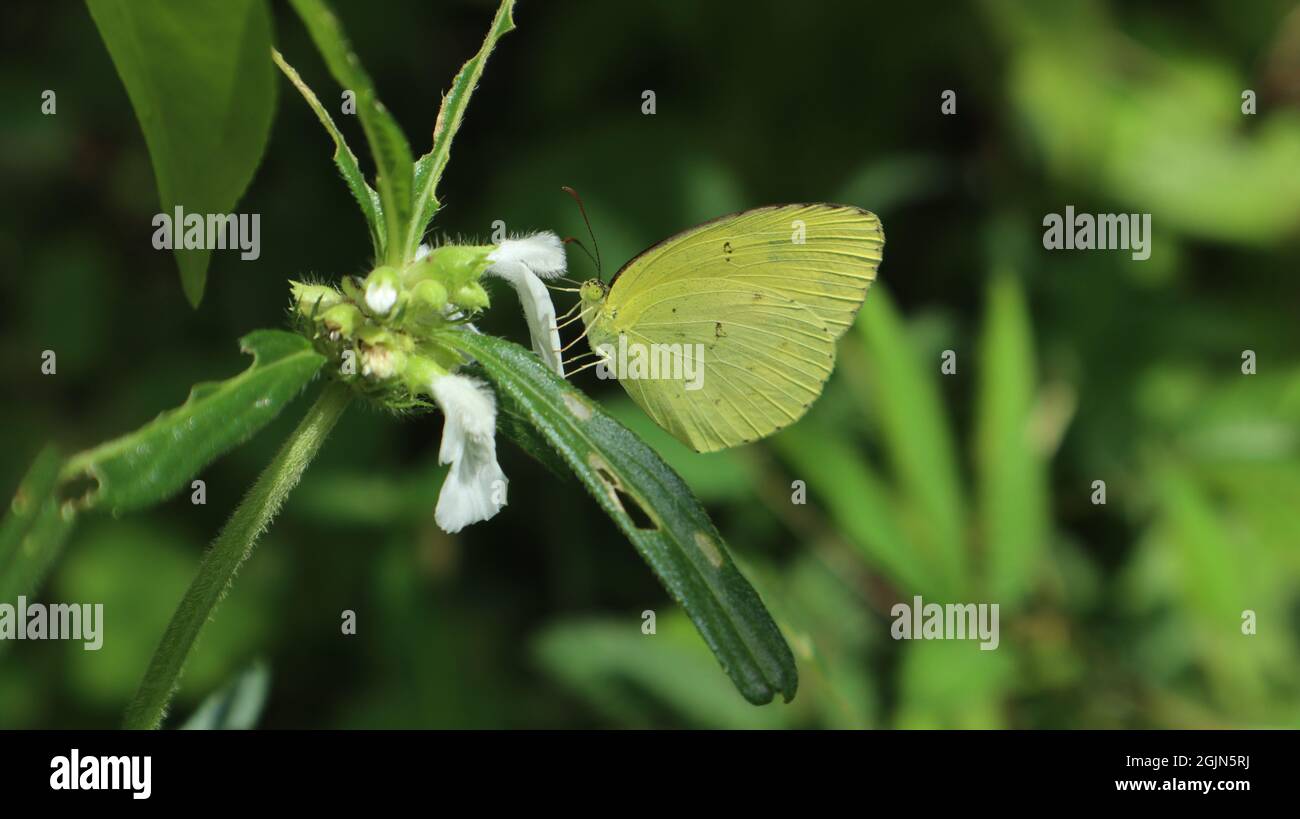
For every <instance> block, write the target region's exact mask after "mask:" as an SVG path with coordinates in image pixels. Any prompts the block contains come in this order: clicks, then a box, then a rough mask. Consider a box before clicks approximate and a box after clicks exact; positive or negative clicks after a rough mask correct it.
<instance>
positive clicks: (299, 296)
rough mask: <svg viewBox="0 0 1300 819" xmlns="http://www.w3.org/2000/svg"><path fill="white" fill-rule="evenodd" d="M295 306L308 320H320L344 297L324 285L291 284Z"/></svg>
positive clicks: (290, 288)
mask: <svg viewBox="0 0 1300 819" xmlns="http://www.w3.org/2000/svg"><path fill="white" fill-rule="evenodd" d="M289 292H290V293H291V294H292V297H293V303H294V306H295V307H296V308H297V309H298V312H299V313H300V314H301V315H303V316H305V317H307V318H318V317H319V316H320V315H321V314H322V313H324V312H325V311H326V310H328V309H329V308H331V307H333V306H334V305H336V304H338V303H339V302H340V301H342V299H343V296H342V295H341V294H340V293H339V291H337V290H335V289H334V288H333V287H328V286H326V285H323V284H306V283H305V282H293V281H291V282H289Z"/></svg>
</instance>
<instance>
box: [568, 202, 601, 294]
mask: <svg viewBox="0 0 1300 819" xmlns="http://www.w3.org/2000/svg"><path fill="white" fill-rule="evenodd" d="M560 190H562V191H564V192H565V193H567V194H568V195H569V196H572V197H573V201H575V202H577V203H578V212H579V213H581V214H582V221H583V222H586V223H587V235H589V236H590V237H591V246H592V247H593V248H595V249H596V275H597V276H598V277H600V278H602V279H603V278H604V276H603V275H602V270H603V268H601V266H600V243H599V242H597V241H596V231H594V230H592V229H591V220H590V219H588V218H587V209H586V208H585V207H583V204H582V197H581V196H579V195H578V192H577V191H575V190H574V189H573V188H570V187H569V186H568V185H563V186H561V187H560ZM575 241H576V240H575ZM578 246H579V247H582V244H581V243H579V244H578ZM584 249H585V248H584ZM587 255H591V254H587Z"/></svg>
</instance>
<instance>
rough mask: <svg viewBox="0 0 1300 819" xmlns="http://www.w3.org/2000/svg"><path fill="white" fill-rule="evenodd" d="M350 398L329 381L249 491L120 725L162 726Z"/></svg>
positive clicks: (346, 390) (217, 542) (208, 557)
mask: <svg viewBox="0 0 1300 819" xmlns="http://www.w3.org/2000/svg"><path fill="white" fill-rule="evenodd" d="M351 400H352V391H351V389H349V388H348V387H347V385H345V384H342V383H340V382H337V381H332V382H330V383H329V384H328V385H327V386H326V387H325V389H324V391H323V392H321V394H320V396H319V397H318V398H317V399H316V403H315V404H313V405H312V407H311V409H310V410H308V412H307V415H306V417H304V418H303V419H302V422H301V423H299V424H298V428H297V429H295V430H294V431H293V434H292V435H290V436H289V438H288V440H286V441H285V442H284V444H283V445H282V446H281V447H280V451H279V452H277V453H276V455H275V459H274V460H272V461H271V463H270V464H269V465H268V466H267V467H266V469H265V470H264V471H263V472H262V474H261V475H260V476H259V477H258V479H257V482H256V483H255V484H253V486H252V488H251V489H249V490H248V493H247V494H246V495H245V496H244V499H243V501H241V502H240V504H239V507H238V508H237V509H235V513H234V514H233V515H231V517H230V520H228V521H227V522H226V525H225V527H224V528H223V529H222V530H221V534H219V535H217V539H216V540H215V541H214V542H213V544H212V548H211V549H209V550H208V552H207V554H205V555H204V556H203V561H202V563H200V564H199V571H198V574H197V575H196V576H195V578H194V582H193V583H191V584H190V587H189V589H188V590H187V591H186V592H185V597H184V598H182V599H181V602H180V605H179V606H177V608H176V612H175V613H174V614H173V615H172V619H171V622H170V623H168V624H167V631H166V632H165V633H164V634H163V637H162V641H161V642H160V643H159V644H158V648H157V650H155V651H154V654H153V658H152V659H151V660H150V661H149V667H148V669H147V670H146V671H145V675H144V680H143V681H141V683H140V688H139V690H138V691H137V692H136V694H135V698H134V699H132V701H131V704H130V705H128V706H127V709H126V717H125V718H124V720H123V727H125V728H137V729H138V728H146V729H151V728H158V727H159V726H160V725H161V724H162V721H163V718H164V717H165V716H166V714H167V705H168V703H169V702H171V698H172V695H173V694H174V693H175V691H176V688H177V685H178V683H179V680H180V676H181V671H182V669H183V668H184V666H185V661H186V659H187V658H188V657H189V654H190V651H191V650H192V649H193V647H194V643H195V641H196V640H197V639H198V636H199V632H201V631H202V630H203V626H204V624H206V623H207V621H208V618H209V617H211V616H212V612H213V610H214V609H215V608H216V606H217V603H218V602H219V601H220V600H221V598H223V597H224V596H225V595H226V592H227V591H228V590H229V589H230V585H231V583H232V582H234V578H235V573H236V572H237V571H239V567H240V566H241V565H243V563H244V561H245V560H247V559H248V556H249V555H250V554H252V551H253V547H254V546H255V545H256V544H257V539H258V538H259V537H260V536H261V534H262V532H264V531H265V530H266V528H267V526H268V525H269V524H270V522H271V520H272V518H274V517H275V515H276V513H277V512H278V511H279V510H280V506H281V505H282V504H283V503H284V501H285V499H286V498H287V497H288V496H289V492H290V491H292V490H293V488H294V487H295V486H296V485H297V484H298V481H299V479H300V478H302V473H303V472H304V471H305V470H306V469H307V465H308V464H310V463H311V462H312V459H313V458H315V457H316V453H317V451H318V450H319V449H320V446H321V444H322V443H323V442H324V441H325V438H326V437H328V435H329V433H330V430H332V429H333V428H334V425H335V423H337V422H338V420H339V417H340V416H341V415H342V414H343V411H344V410H345V409H346V408H347V406H348V403H349V402H350V401H351Z"/></svg>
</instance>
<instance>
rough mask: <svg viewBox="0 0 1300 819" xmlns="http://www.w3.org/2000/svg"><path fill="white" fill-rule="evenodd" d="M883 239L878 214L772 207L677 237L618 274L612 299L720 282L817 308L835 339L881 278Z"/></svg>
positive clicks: (839, 208) (857, 210)
mask: <svg viewBox="0 0 1300 819" xmlns="http://www.w3.org/2000/svg"><path fill="white" fill-rule="evenodd" d="M884 244H885V234H884V231H883V230H882V229H881V226H880V220H879V219H878V218H877V217H876V215H875V214H873V213H870V212H868V211H865V210H862V209H860V208H855V207H852V206H848V205H830V204H823V203H819V204H809V205H773V206H771V207H765V208H755V209H754V210H747V211H743V212H741V213H737V214H732V215H730V216H723V217H721V218H718V219H714V220H713V221H711V222H705V223H704V224H702V225H699V226H697V227H693V228H690V229H688V230H685V231H683V232H681V233H678V234H677V235H675V236H672V237H670V238H668V239H665V240H664V241H662V242H660V243H659V244H657V245H655V246H653V247H651V248H650V249H649V250H646V251H645V252H644V253H642V254H641V255H639V256H637V257H636V258H635V259H633V260H632V261H630V262H628V263H627V264H626V265H624V267H623V269H622V270H620V271H619V272H618V273H617V274H615V276H614V279H613V282H612V288H611V290H610V299H611V301H612V302H617V301H619V299H620V296H621V297H622V298H624V299H632V298H635V297H636V296H637V294H639V293H640V292H642V291H644V290H645V289H646V288H647V287H648V286H651V285H661V284H664V283H667V282H682V283H691V284H692V285H698V284H700V283H702V282H707V281H714V280H716V279H720V278H722V279H727V280H728V281H731V282H735V283H738V284H743V285H747V286H752V287H754V288H756V289H762V290H767V291H771V292H773V293H775V294H777V295H779V296H782V297H784V298H786V299H788V300H790V301H792V302H795V303H796V304H802V305H804V306H805V307H807V308H809V309H810V310H812V311H813V312H814V313H816V314H817V315H818V316H820V317H821V318H822V320H823V321H824V322H825V323H826V326H827V327H828V328H829V329H830V330H831V332H832V333H834V335H835V337H836V338H838V337H839V336H841V335H843V334H844V331H845V330H847V329H848V327H849V325H851V324H852V323H853V319H854V317H855V316H856V315H857V312H858V308H860V307H861V306H862V300H863V299H864V298H865V297H866V295H867V288H868V287H869V286H870V285H871V282H872V281H873V280H874V279H875V277H876V268H877V267H878V266H879V265H880V260H881V255H882V252H883V249H884Z"/></svg>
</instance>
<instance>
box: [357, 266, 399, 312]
mask: <svg viewBox="0 0 1300 819" xmlns="http://www.w3.org/2000/svg"><path fill="white" fill-rule="evenodd" d="M401 286H402V285H401V280H400V279H399V278H398V275H397V270H396V268H393V267H389V266H388V265H383V266H381V267H376V268H375V269H374V270H372V271H371V272H370V275H369V276H367V277H366V289H365V292H366V307H369V308H370V311H371V312H372V313H374V314H375V315H379V316H384V315H387V314H388V311H389V310H392V309H393V305H394V304H396V303H397V294H398V292H399V290H400V288H401Z"/></svg>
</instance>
